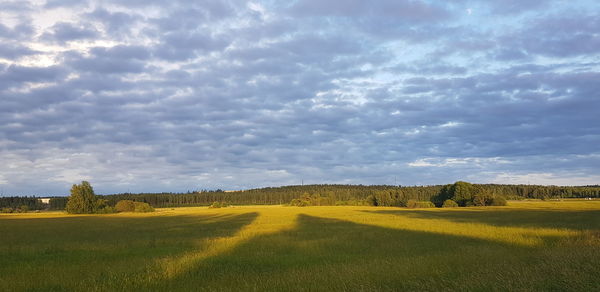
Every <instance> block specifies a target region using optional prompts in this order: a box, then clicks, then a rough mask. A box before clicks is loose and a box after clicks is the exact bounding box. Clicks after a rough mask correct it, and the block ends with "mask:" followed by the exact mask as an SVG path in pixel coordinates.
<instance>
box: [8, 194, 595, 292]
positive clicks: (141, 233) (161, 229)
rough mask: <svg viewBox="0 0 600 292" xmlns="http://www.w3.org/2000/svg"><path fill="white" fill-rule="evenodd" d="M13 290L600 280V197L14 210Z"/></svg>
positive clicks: (519, 284) (552, 285) (583, 287)
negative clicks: (412, 205) (434, 204)
mask: <svg viewBox="0 0 600 292" xmlns="http://www.w3.org/2000/svg"><path fill="white" fill-rule="evenodd" d="M0 238H1V239H0V260H1V262H0V287H1V290H5V291H25V290H38V291H67V290H69V291H70V290H79V291H90V290H97V291H107V290H108V291H111V290H126V291H133V290H135V291H145V290H149V291H169V290H171V291H172V290H184V291H190V290H194V291H197V290H211V291H215V290H216V291H219V290H231V291H239V290H255V291H256V290H258V291H265V290H268V291H289V290H306V291H309V290H310V291H315V290H318V291H331V290H348V291H356V290H363V291H364V290H384V291H385V290H455V291H458V290H460V291H464V290H481V291H488V290H502V291H506V290H540V291H548V290H566V291H568V290H571V291H599V290H600V280H599V279H600V265H599V264H598V263H600V202H598V201H576V202H575V201H574V202H511V203H510V205H509V206H507V207H485V208H453V209H423V210H418V209H417V210H415V209H411V210H409V209H400V208H376V207H306V208H299V207H280V206H264V207H257V206H247V207H235V208H222V209H207V208H177V209H159V210H158V212H156V213H151V214H133V213H130V214H111V215H83V216H74V215H66V214H61V213H40V214H10V215H0Z"/></svg>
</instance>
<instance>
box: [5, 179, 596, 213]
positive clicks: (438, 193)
mask: <svg viewBox="0 0 600 292" xmlns="http://www.w3.org/2000/svg"><path fill="white" fill-rule="evenodd" d="M460 183H463V182H457V183H455V184H449V185H433V186H391V185H339V184H315V185H303V186H300V185H295V186H282V187H267V188H257V189H249V190H243V191H222V190H202V191H194V192H187V193H121V194H111V195H101V198H102V199H104V200H106V201H107V204H108V205H110V206H115V205H116V203H117V202H118V201H120V200H131V201H136V202H145V203H148V204H150V205H151V206H153V207H155V208H163V207H180V206H209V205H211V204H212V203H214V202H222V203H227V204H231V205H280V204H289V203H290V202H292V201H293V200H295V199H296V200H300V201H302V200H304V202H308V203H307V204H310V205H376V206H400V207H405V206H406V205H407V204H408V201H409V200H415V201H431V202H433V203H434V204H435V205H436V206H438V207H439V206H441V204H442V203H443V201H444V200H446V199H448V198H450V197H451V196H452V195H451V194H449V193H448V192H449V191H450V190H451V188H452V187H453V186H456V185H457V184H460ZM463 186H467V187H470V188H472V190H470V192H474V193H473V194H471V195H470V196H475V195H476V194H481V195H482V196H484V197H486V198H497V197H502V198H504V199H509V200H519V199H543V200H546V199H560V198H600V186H598V185H593V186H541V185H504V184H469V183H464V184H463ZM39 198H40V197H36V196H27V197H19V196H13V197H0V209H7V208H10V209H12V210H18V209H27V210H42V209H49V210H62V209H64V208H65V206H66V204H67V197H52V198H50V203H49V204H42V203H41V202H40V200H39ZM460 204H462V205H463V206H466V205H469V204H470V203H469V202H468V200H463V201H462V202H459V205H460ZM475 205H477V204H475Z"/></svg>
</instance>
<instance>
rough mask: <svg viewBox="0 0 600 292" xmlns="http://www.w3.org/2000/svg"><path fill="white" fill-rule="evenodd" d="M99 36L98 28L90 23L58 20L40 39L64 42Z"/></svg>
mask: <svg viewBox="0 0 600 292" xmlns="http://www.w3.org/2000/svg"><path fill="white" fill-rule="evenodd" d="M99 36H100V33H99V32H98V30H97V29H96V28H95V27H93V26H92V25H91V24H90V23H83V24H74V23H67V22H58V23H56V24H54V25H53V26H52V27H50V29H49V31H47V32H45V33H44V34H43V35H42V37H41V38H42V39H44V40H49V41H54V42H58V43H64V42H68V41H75V40H85V39H94V38H97V37H99Z"/></svg>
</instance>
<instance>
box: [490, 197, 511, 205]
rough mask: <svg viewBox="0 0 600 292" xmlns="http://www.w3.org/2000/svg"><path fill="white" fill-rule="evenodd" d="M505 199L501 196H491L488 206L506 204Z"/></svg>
mask: <svg viewBox="0 0 600 292" xmlns="http://www.w3.org/2000/svg"><path fill="white" fill-rule="evenodd" d="M506 204H507V203H506V199H505V198H503V197H493V198H492V201H491V202H490V206H506Z"/></svg>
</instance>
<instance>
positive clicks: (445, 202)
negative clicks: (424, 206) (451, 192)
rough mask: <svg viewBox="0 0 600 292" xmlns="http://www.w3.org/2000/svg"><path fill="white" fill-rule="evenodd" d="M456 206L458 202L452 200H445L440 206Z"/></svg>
mask: <svg viewBox="0 0 600 292" xmlns="http://www.w3.org/2000/svg"><path fill="white" fill-rule="evenodd" d="M455 207H458V203H457V202H455V201H453V200H450V199H448V200H445V201H444V204H442V208H455Z"/></svg>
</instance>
